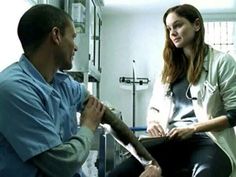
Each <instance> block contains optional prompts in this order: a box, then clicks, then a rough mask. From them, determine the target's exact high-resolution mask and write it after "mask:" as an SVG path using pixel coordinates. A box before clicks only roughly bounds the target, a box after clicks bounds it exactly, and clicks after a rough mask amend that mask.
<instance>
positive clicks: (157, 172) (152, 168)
mask: <svg viewBox="0 0 236 177" xmlns="http://www.w3.org/2000/svg"><path fill="white" fill-rule="evenodd" d="M139 177H161V168H160V167H159V166H156V165H148V166H147V167H146V168H145V170H144V172H143V173H141V175H140V176H139Z"/></svg>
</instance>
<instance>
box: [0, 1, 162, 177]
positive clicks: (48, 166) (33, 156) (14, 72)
mask: <svg viewBox="0 0 236 177" xmlns="http://www.w3.org/2000/svg"><path fill="white" fill-rule="evenodd" d="M18 36H19V39H20V41H21V44H22V47H23V50H24V54H23V55H22V56H21V58H20V60H19V62H16V63H14V64H12V65H11V66H9V67H8V68H6V69H5V70H4V71H2V72H1V73H0V152H1V153H0V176H1V177H72V176H78V174H77V170H78V169H79V168H80V167H81V165H82V164H83V163H84V161H85V160H86V158H87V156H88V153H89V149H90V147H91V143H92V139H93V136H94V132H95V130H96V129H97V127H98V125H99V124H100V122H101V119H102V117H103V114H104V111H105V106H103V104H102V103H100V102H99V101H98V100H97V99H96V98H94V97H93V96H90V95H89V93H88V92H87V91H86V90H85V87H84V86H83V85H82V84H80V83H78V82H76V81H75V80H73V79H72V78H71V77H69V76H68V75H67V74H65V73H63V70H69V69H71V67H72V58H73V55H74V53H75V52H76V51H77V46H76V44H75V43H74V38H75V37H76V32H75V28H74V25H73V21H72V19H71V17H70V16H69V15H68V14H67V13H65V12H64V11H63V10H61V9H58V8H56V7H53V6H51V5H46V4H44V5H42V4H41V5H36V6H33V7H32V8H30V9H29V10H28V11H26V12H25V13H24V15H23V16H22V17H21V19H20V21H19V24H18ZM87 100H88V101H87ZM85 101H87V103H86V105H85V104H84V102H85ZM76 112H81V118H80V129H79V131H77V122H76ZM159 171H160V169H158V168H157V167H155V166H154V165H150V166H148V167H146V170H145V171H144V172H143V174H142V177H147V176H150V177H156V176H157V175H158V174H159V173H160V172H159Z"/></svg>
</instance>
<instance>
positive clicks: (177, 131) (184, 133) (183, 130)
mask: <svg viewBox="0 0 236 177" xmlns="http://www.w3.org/2000/svg"><path fill="white" fill-rule="evenodd" d="M147 132H148V134H149V135H150V136H156V137H164V136H166V137H168V138H169V139H180V140H183V139H187V138H189V137H191V136H192V135H193V134H194V133H195V132H196V127H195V126H194V125H189V126H185V127H176V128H173V129H171V130H170V131H169V132H168V133H165V131H164V129H163V128H162V126H161V125H160V124H159V123H158V122H156V121H152V122H149V124H148V127H147Z"/></svg>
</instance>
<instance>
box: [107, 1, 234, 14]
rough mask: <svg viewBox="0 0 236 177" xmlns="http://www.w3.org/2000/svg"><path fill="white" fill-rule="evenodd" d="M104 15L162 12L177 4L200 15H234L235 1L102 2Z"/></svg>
mask: <svg viewBox="0 0 236 177" xmlns="http://www.w3.org/2000/svg"><path fill="white" fill-rule="evenodd" d="M103 1H104V7H103V12H104V13H134V12H155V13H156V12H161V13H162V12H164V11H166V10H167V9H168V8H170V7H172V6H175V5H178V4H184V3H188V4H192V5H194V6H196V7H197V8H198V9H199V10H200V11H201V12H202V13H235V12H236V1H235V0H103Z"/></svg>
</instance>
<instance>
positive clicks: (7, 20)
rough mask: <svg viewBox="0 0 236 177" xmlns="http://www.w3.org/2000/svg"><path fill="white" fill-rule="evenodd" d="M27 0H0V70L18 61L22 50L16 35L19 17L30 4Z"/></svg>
mask: <svg viewBox="0 0 236 177" xmlns="http://www.w3.org/2000/svg"><path fill="white" fill-rule="evenodd" d="M31 3H32V2H30V1H29V0H17V1H1V6H0V21H1V28H0V39H1V41H0V49H1V61H0V71H2V70H3V69H4V68H5V67H6V66H8V65H10V64H11V63H13V62H15V61H18V60H19V57H20V56H21V54H22V52H23V50H22V47H21V44H20V41H19V39H18V36H17V25H18V22H19V20H20V17H21V16H22V15H23V13H24V12H25V11H26V10H27V9H28V8H29V7H30V6H31Z"/></svg>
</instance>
